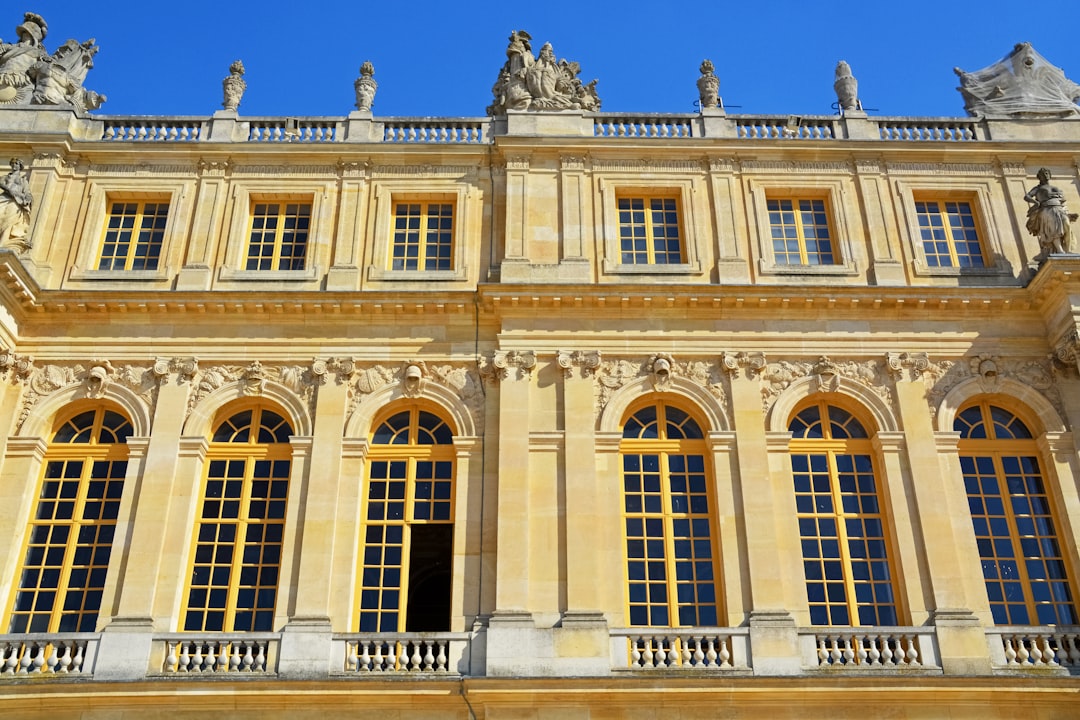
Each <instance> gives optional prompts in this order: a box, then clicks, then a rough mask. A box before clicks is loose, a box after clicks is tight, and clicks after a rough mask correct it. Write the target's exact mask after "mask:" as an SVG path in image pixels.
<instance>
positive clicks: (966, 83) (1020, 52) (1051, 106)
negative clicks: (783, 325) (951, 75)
mask: <svg viewBox="0 0 1080 720" xmlns="http://www.w3.org/2000/svg"><path fill="white" fill-rule="evenodd" d="M953 72H955V73H956V74H957V75H958V76H959V77H960V87H958V88H957V90H959V91H960V94H961V95H962V96H963V97H964V109H965V110H967V112H968V114H969V115H972V116H981V117H986V118H990V119H995V118H998V119H1007V118H1025V117H1027V118H1040V117H1045V118H1053V117H1057V118H1064V117H1077V116H1080V107H1078V106H1077V104H1076V101H1077V99H1080V85H1077V84H1076V83H1074V82H1073V81H1071V80H1069V79H1068V78H1066V77H1065V73H1064V72H1063V71H1062V70H1061V68H1058V67H1055V66H1054V65H1051V64H1050V63H1049V62H1048V61H1047V60H1046V58H1044V57H1043V56H1042V55H1040V54H1039V53H1037V52H1035V48H1033V47H1031V43H1018V44H1017V45H1016V47H1014V48H1013V51H1012V52H1011V53H1009V54H1008V55H1006V56H1005V57H1003V58H1002V59H1001V60H999V61H998V62H996V63H994V64H993V65H991V66H989V67H986V68H983V69H982V70H976V71H975V72H970V73H968V72H964V71H963V70H961V69H960V68H953Z"/></svg>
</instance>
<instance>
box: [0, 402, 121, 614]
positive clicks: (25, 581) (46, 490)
mask: <svg viewBox="0 0 1080 720" xmlns="http://www.w3.org/2000/svg"><path fill="white" fill-rule="evenodd" d="M130 435H131V423H130V422H129V421H128V419H127V418H125V417H124V416H123V415H120V414H119V413H117V412H114V411H112V410H109V409H106V408H104V407H99V408H96V409H91V410H85V411H83V412H79V413H78V414H76V415H75V416H74V417H69V418H68V419H65V420H63V421H62V422H60V423H58V424H57V426H56V432H54V433H53V437H52V441H51V442H50V443H49V447H48V450H46V453H45V463H44V471H43V472H42V478H41V486H40V490H39V491H38V500H37V503H36V505H35V506H34V514H33V517H32V519H31V520H30V523H29V528H28V530H27V534H26V553H25V555H24V559H23V563H22V566H21V568H20V569H19V578H18V590H17V591H16V592H15V596H14V602H13V603H12V606H11V614H10V622H9V623H8V631H9V632H13V633H28V632H92V631H94V630H95V629H96V627H95V626H96V625H97V619H98V610H99V609H100V607H101V593H102V590H103V589H104V587H105V574H106V572H107V571H108V567H109V556H110V554H111V552H112V543H113V535H114V533H115V531H116V517H117V514H118V512H119V510H120V497H121V495H122V494H123V491H124V474H125V473H126V472H127V457H128V448H127V445H126V444H125V443H126V442H127V439H128V437H129V436H130Z"/></svg>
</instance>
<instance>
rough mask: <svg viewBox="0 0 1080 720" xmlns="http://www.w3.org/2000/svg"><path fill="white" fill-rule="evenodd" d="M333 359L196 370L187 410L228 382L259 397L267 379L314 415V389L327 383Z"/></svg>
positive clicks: (251, 395)
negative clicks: (278, 385)
mask: <svg viewBox="0 0 1080 720" xmlns="http://www.w3.org/2000/svg"><path fill="white" fill-rule="evenodd" d="M331 362H335V361H332V360H331V361H327V360H319V359H316V360H313V361H312V362H311V364H310V365H306V366H304V365H269V366H267V365H263V364H262V363H261V362H259V361H258V360H254V361H252V362H251V363H250V364H248V365H214V366H212V367H207V368H205V369H198V370H197V372H196V375H195V379H194V380H193V385H194V392H192V393H191V394H190V395H189V396H188V405H187V413H188V414H189V415H190V414H191V411H192V410H193V409H194V408H195V406H196V405H198V404H199V402H200V401H201V400H202V399H203V398H205V397H206V396H207V395H209V394H210V393H212V392H214V391H215V390H217V389H218V388H221V387H223V386H225V385H227V384H229V383H232V382H235V383H238V384H239V387H240V393H241V394H242V395H244V396H247V397H259V396H260V395H262V394H263V391H264V390H265V389H266V383H267V382H276V383H278V384H280V385H283V386H285V387H286V388H288V389H289V390H290V391H292V392H293V393H294V394H295V395H296V396H297V397H299V398H301V399H302V400H303V401H304V402H305V403H307V406H308V412H309V413H311V415H312V416H314V414H315V388H317V387H319V386H320V385H322V384H323V383H325V382H326V376H327V374H328V372H330V367H331V366H330V363H331Z"/></svg>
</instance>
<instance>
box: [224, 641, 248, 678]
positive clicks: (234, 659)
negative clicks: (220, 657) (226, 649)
mask: <svg viewBox="0 0 1080 720" xmlns="http://www.w3.org/2000/svg"><path fill="white" fill-rule="evenodd" d="M249 652H250V650H249ZM242 662H243V660H242V659H241V657H240V643H233V644H232V652H230V653H229V672H240V670H241V664H242ZM243 669H244V670H247V668H243Z"/></svg>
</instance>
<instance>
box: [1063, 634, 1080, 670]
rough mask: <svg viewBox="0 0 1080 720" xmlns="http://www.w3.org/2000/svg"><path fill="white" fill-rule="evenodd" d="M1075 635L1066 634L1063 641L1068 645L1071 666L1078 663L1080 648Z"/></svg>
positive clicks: (1079, 660)
mask: <svg viewBox="0 0 1080 720" xmlns="http://www.w3.org/2000/svg"><path fill="white" fill-rule="evenodd" d="M1076 639H1077V636H1076V635H1066V636H1065V641H1066V643H1067V644H1068V647H1069V664H1070V665H1072V666H1073V667H1075V666H1077V665H1080V648H1078V647H1077V642H1076Z"/></svg>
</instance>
